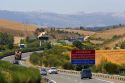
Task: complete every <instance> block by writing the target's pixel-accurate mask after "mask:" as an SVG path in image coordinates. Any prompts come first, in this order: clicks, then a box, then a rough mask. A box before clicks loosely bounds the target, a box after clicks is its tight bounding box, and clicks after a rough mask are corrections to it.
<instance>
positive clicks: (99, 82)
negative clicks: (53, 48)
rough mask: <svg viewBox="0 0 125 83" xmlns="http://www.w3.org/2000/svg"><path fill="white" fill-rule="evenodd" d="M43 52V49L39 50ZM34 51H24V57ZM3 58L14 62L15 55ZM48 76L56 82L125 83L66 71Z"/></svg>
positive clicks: (124, 82) (27, 56)
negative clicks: (89, 77) (83, 76)
mask: <svg viewBox="0 0 125 83" xmlns="http://www.w3.org/2000/svg"><path fill="white" fill-rule="evenodd" d="M37 52H42V51H37ZM32 53H33V52H28V53H23V54H22V58H23V59H25V58H29V56H30V54H32ZM2 60H5V61H9V62H13V61H14V55H12V56H8V57H4V58H3V59H2ZM47 78H49V79H50V80H52V81H53V82H54V83H125V81H117V80H111V79H104V78H96V77H93V78H92V79H82V80H81V79H80V75H79V76H76V75H67V74H64V73H59V74H52V75H50V74H48V76H47Z"/></svg>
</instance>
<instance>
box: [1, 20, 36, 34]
mask: <svg viewBox="0 0 125 83" xmlns="http://www.w3.org/2000/svg"><path fill="white" fill-rule="evenodd" d="M35 29H36V27H35V26H33V25H25V24H22V23H18V22H14V21H9V20H4V19H0V32H7V33H11V34H13V35H14V36H28V35H31V34H33V32H34V31H35Z"/></svg>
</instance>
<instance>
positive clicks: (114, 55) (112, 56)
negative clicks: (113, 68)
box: [96, 50, 125, 64]
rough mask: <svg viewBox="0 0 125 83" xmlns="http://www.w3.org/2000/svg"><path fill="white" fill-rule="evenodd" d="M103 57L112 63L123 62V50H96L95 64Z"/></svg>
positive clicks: (124, 61)
mask: <svg viewBox="0 0 125 83" xmlns="http://www.w3.org/2000/svg"><path fill="white" fill-rule="evenodd" d="M104 58H105V59H107V60H108V61H110V62H112V63H116V64H125V50H97V51H96V64H99V63H100V62H101V60H102V59H104Z"/></svg>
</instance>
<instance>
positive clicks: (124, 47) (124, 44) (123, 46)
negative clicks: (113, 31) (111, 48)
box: [120, 41, 125, 49]
mask: <svg viewBox="0 0 125 83" xmlns="http://www.w3.org/2000/svg"><path fill="white" fill-rule="evenodd" d="M120 48H121V49H125V41H124V42H122V43H121V46H120Z"/></svg>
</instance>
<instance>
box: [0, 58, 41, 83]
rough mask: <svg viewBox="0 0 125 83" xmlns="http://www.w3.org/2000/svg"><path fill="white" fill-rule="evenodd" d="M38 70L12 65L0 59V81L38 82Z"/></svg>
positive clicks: (15, 82) (39, 78) (12, 82)
mask: <svg viewBox="0 0 125 83" xmlns="http://www.w3.org/2000/svg"><path fill="white" fill-rule="evenodd" d="M40 81H41V76H40V73H39V70H37V69H34V68H26V67H23V66H19V65H14V64H11V63H9V62H5V61H1V60H0V82H1V83H40Z"/></svg>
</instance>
